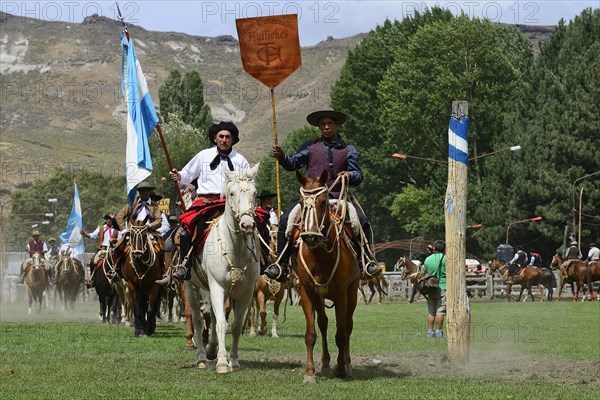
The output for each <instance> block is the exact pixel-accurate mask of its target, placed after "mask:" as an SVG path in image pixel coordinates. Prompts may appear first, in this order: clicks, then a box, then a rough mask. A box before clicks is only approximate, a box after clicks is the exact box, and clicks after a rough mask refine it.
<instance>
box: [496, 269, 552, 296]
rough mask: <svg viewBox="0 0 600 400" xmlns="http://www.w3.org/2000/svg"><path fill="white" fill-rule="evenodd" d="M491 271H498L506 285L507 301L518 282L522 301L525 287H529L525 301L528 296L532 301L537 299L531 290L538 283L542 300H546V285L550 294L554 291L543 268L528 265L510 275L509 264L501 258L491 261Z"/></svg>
mask: <svg viewBox="0 0 600 400" xmlns="http://www.w3.org/2000/svg"><path fill="white" fill-rule="evenodd" d="M490 271H492V273H494V272H495V271H498V273H499V274H500V276H501V277H502V280H503V281H504V284H505V285H506V301H510V299H511V297H512V295H511V289H512V285H514V284H518V285H521V292H520V293H519V297H518V298H517V301H521V296H522V294H523V291H524V290H525V288H527V296H525V299H523V301H527V298H528V297H530V296H531V301H535V299H534V298H533V293H532V292H531V286H532V285H537V287H538V290H539V291H540V293H541V296H542V298H541V301H544V287H545V288H546V289H548V291H549V292H548V296H550V293H551V292H552V290H553V288H552V281H551V278H550V277H549V276H547V275H546V274H544V271H543V270H542V268H538V267H531V266H527V267H525V268H524V269H522V270H521V272H520V273H518V274H515V275H514V276H508V264H506V263H505V262H504V261H501V260H492V262H491V263H490Z"/></svg>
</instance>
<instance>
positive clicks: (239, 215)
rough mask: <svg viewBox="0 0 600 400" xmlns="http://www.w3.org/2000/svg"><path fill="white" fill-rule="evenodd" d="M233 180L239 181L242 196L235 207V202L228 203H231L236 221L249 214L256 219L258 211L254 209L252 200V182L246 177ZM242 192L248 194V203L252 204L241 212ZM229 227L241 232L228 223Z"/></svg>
mask: <svg viewBox="0 0 600 400" xmlns="http://www.w3.org/2000/svg"><path fill="white" fill-rule="evenodd" d="M231 182H234V183H237V184H238V185H239V187H240V197H239V198H238V201H237V207H234V206H233V204H230V203H228V204H230V208H231V211H233V218H234V219H235V220H236V222H239V221H240V220H241V219H242V217H243V216H248V217H250V218H252V219H254V217H255V216H256V212H255V211H254V203H253V202H252V196H251V195H250V184H249V183H248V181H247V180H245V179H236V180H234V181H231ZM241 194H244V195H245V196H246V198H247V199H248V203H249V204H250V206H249V207H248V208H247V209H246V210H244V211H242V212H240V203H241V201H242V199H241ZM227 227H228V228H229V230H230V231H231V232H232V233H235V234H238V233H240V231H239V230H237V229H232V228H231V227H230V226H229V224H228V225H227Z"/></svg>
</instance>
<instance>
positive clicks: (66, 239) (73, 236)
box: [59, 183, 84, 258]
mask: <svg viewBox="0 0 600 400" xmlns="http://www.w3.org/2000/svg"><path fill="white" fill-rule="evenodd" d="M82 229H83V221H82V219H81V202H80V201H79V191H78V190H77V183H75V198H74V199H73V207H72V208H71V215H70V216H69V221H68V222H67V230H66V231H64V232H63V233H61V234H60V236H59V238H60V240H61V242H63V243H68V244H70V245H71V247H72V248H74V249H77V255H74V256H75V258H79V257H82V255H83V252H84V249H83V238H82V236H81V232H80V231H81V230H82Z"/></svg>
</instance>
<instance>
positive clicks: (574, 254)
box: [562, 240, 583, 269]
mask: <svg viewBox="0 0 600 400" xmlns="http://www.w3.org/2000/svg"><path fill="white" fill-rule="evenodd" d="M581 259H583V255H582V254H581V250H579V246H578V243H577V241H576V240H573V241H572V242H571V245H570V246H569V247H568V248H567V249H566V250H565V261H564V262H563V263H562V267H564V268H566V269H569V267H570V266H571V264H572V263H573V261H578V260H581Z"/></svg>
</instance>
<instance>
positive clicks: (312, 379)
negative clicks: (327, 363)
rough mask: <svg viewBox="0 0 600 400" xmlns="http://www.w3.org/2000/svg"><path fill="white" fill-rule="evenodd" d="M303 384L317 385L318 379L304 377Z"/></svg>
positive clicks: (308, 376) (310, 376)
mask: <svg viewBox="0 0 600 400" xmlns="http://www.w3.org/2000/svg"><path fill="white" fill-rule="evenodd" d="M302 383H317V378H316V377H315V376H314V375H304V379H303V380H302Z"/></svg>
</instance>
